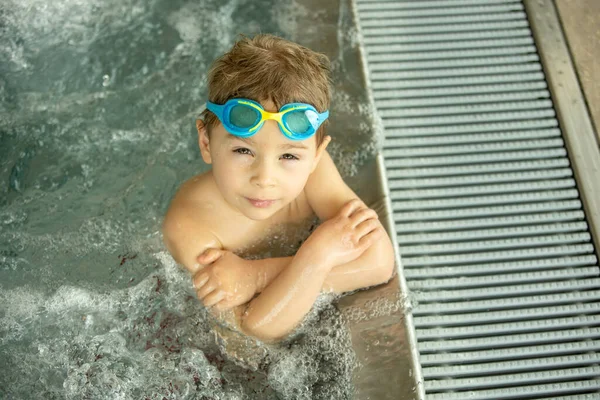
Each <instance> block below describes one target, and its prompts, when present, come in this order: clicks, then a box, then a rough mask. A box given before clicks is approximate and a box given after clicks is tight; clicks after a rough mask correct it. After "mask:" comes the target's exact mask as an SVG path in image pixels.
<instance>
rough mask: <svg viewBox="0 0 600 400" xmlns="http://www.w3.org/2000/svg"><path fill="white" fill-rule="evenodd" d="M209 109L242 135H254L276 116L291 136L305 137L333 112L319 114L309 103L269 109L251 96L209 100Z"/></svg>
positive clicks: (280, 126) (312, 133)
mask: <svg viewBox="0 0 600 400" xmlns="http://www.w3.org/2000/svg"><path fill="white" fill-rule="evenodd" d="M206 108H208V109H209V110H210V111H212V112H213V113H215V115H216V116H217V118H219V120H220V121H221V122H222V123H223V126H224V127H225V129H226V130H227V132H229V133H231V134H232V135H235V136H238V137H241V138H247V137H250V136H252V135H254V134H255V133H256V132H258V130H259V129H260V128H261V127H262V126H263V124H264V122H265V121H266V120H268V119H273V120H275V121H277V123H278V124H279V129H280V130H281V132H282V133H283V134H284V135H285V136H286V137H287V138H289V139H291V140H304V139H308V138H309V137H311V136H312V135H314V134H315V132H316V131H317V129H318V128H319V126H321V124H322V123H323V121H325V120H326V119H327V117H329V111H325V112H323V113H319V112H318V111H317V109H316V108H314V107H313V106H311V105H310V104H306V103H289V104H285V105H284V106H283V107H281V108H280V109H279V112H277V113H270V112H268V111H265V109H264V108H263V107H262V105H260V103H257V102H256V101H253V100H248V99H229V100H227V102H226V103H225V104H223V105H219V104H215V103H212V102H210V101H208V102H207V103H206Z"/></svg>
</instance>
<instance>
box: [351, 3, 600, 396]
mask: <svg viewBox="0 0 600 400" xmlns="http://www.w3.org/2000/svg"><path fill="white" fill-rule="evenodd" d="M355 8H356V12H357V15H358V19H359V25H360V30H361V34H362V35H361V36H362V38H361V39H362V45H363V47H364V57H365V58H366V63H367V66H368V74H369V78H370V79H369V80H370V88H371V91H372V96H373V99H374V102H375V106H376V108H377V111H378V114H379V116H380V117H381V118H382V121H383V125H384V128H385V142H384V148H383V155H384V159H385V166H386V174H387V177H388V186H389V189H390V198H391V203H392V208H393V210H394V221H395V224H396V231H397V239H398V243H399V246H400V254H401V257H402V265H403V270H404V274H405V277H406V280H407V283H408V287H409V289H410V291H411V293H412V299H413V310H412V313H413V317H414V325H415V331H416V337H417V341H418V350H419V354H420V356H419V357H420V364H421V367H422V374H423V377H424V379H425V382H424V388H425V392H426V394H427V399H431V400H436V399H443V400H453V399H490V400H499V399H539V398H548V399H592V398H600V394H599V392H600V366H599V365H600V352H599V351H600V315H599V314H600V277H599V270H598V260H597V257H596V255H595V254H596V253H595V250H594V246H593V244H592V241H591V238H590V233H589V231H588V226H587V223H586V219H585V215H584V212H583V209H582V204H581V201H580V198H579V194H578V190H577V186H576V182H575V179H574V176H573V172H572V170H571V168H570V163H569V159H568V157H567V152H566V149H565V146H564V143H563V139H562V135H561V131H560V128H559V126H558V122H557V119H556V117H555V113H554V108H553V103H552V99H551V96H550V92H549V90H548V87H547V85H546V81H545V79H544V73H543V70H542V66H541V64H540V61H539V58H538V53H537V49H536V46H535V43H534V40H533V38H532V35H531V32H530V28H529V23H528V20H527V16H526V14H525V11H524V6H523V4H522V2H521V1H517V0H431V1H368V0H356V3H355Z"/></svg>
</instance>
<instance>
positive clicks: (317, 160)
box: [310, 135, 331, 174]
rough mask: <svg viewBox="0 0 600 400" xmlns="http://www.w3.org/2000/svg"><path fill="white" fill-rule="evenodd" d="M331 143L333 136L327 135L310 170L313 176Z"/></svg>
mask: <svg viewBox="0 0 600 400" xmlns="http://www.w3.org/2000/svg"><path fill="white" fill-rule="evenodd" d="M329 142H331V136H329V135H327V136H325V137H324V138H323V142H321V144H320V145H319V147H318V148H317V156H316V157H315V159H314V161H313V165H312V168H311V169H310V173H311V174H312V173H313V171H314V170H315V168H317V165H319V161H321V157H322V156H323V153H324V152H325V149H326V148H327V145H328V144H329Z"/></svg>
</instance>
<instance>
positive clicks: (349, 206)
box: [340, 198, 364, 217]
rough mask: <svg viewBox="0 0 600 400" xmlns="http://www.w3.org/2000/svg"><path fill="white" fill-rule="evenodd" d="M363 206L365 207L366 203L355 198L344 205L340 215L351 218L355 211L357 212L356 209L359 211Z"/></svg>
mask: <svg viewBox="0 0 600 400" xmlns="http://www.w3.org/2000/svg"><path fill="white" fill-rule="evenodd" d="M361 206H364V203H363V202H362V201H361V200H360V199H357V198H354V199H352V200H350V201H349V202H347V203H346V204H344V206H343V207H342V208H341V210H340V214H341V215H344V216H346V217H350V216H351V215H352V213H354V211H356V209H358V208H359V207H361Z"/></svg>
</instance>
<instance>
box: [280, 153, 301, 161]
mask: <svg viewBox="0 0 600 400" xmlns="http://www.w3.org/2000/svg"><path fill="white" fill-rule="evenodd" d="M281 157H283V159H284V160H298V157H296V156H295V155H293V154H290V153H286V154H284V155H282V156H281Z"/></svg>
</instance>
